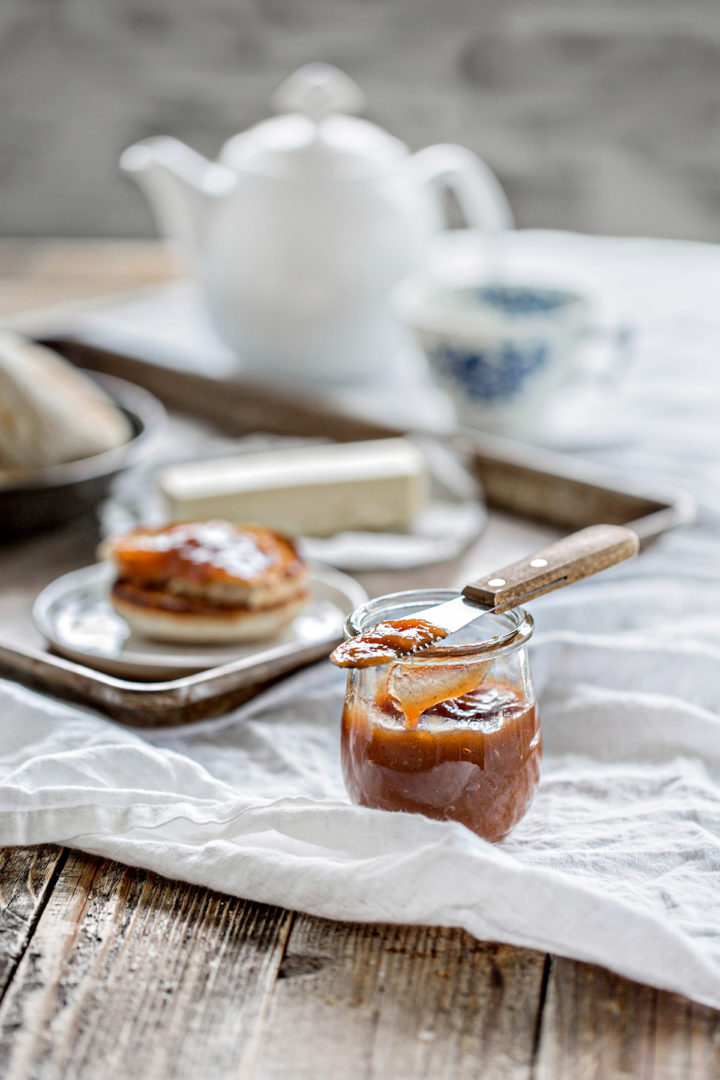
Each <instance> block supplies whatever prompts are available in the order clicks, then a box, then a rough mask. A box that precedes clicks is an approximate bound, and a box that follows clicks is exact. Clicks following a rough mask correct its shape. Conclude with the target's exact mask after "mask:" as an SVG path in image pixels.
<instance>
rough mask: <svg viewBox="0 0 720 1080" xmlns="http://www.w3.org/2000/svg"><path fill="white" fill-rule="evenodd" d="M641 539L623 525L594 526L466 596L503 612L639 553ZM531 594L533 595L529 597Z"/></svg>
mask: <svg viewBox="0 0 720 1080" xmlns="http://www.w3.org/2000/svg"><path fill="white" fill-rule="evenodd" d="M637 550H638V538H637V536H636V535H635V533H634V532H633V531H632V529H626V528H625V527H624V526H623V525H591V526H590V527H589V528H587V529H581V530H580V532H576V533H571V535H570V536H566V537H564V538H563V539H562V540H558V541H556V543H554V544H550V546H549V547H546V548H544V549H543V550H542V551H536V552H535V553H534V554H533V555H527V556H526V557H525V558H524V559H520V561H519V562H515V563H512V564H511V565H510V566H505V567H503V569H502V570H495V571H493V573H491V574H488V575H487V576H486V577H483V578H480V579H479V580H478V581H473V582H471V583H470V584H469V585H466V586H465V588H464V589H463V596H465V597H467V599H468V600H471V601H472V602H473V603H475V604H482V605H483V607H492V608H494V607H497V608H498V609H499V610H500V611H506V610H507V609H508V608H512V607H515V606H516V605H517V604H519V603H521V601H522V600H529V599H533V600H534V599H535V597H536V596H542V595H543V593H548V592H552V590H553V589H562V588H564V587H565V585H571V584H572V582H574V581H581V580H582V578H586V577H590V575H591V574H597V572H598V571H599V570H605V569H607V567H608V566H614V565H615V563H619V562H622V561H623V560H624V559H629V558H631V557H632V556H633V555H636V554H637ZM528 594H531V595H528Z"/></svg>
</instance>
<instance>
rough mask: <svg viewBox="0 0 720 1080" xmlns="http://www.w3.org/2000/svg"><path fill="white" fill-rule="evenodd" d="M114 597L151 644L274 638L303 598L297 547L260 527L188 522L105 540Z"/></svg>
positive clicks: (304, 576)
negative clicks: (112, 566)
mask: <svg viewBox="0 0 720 1080" xmlns="http://www.w3.org/2000/svg"><path fill="white" fill-rule="evenodd" d="M102 554H103V555H104V557H106V558H109V559H110V560H111V561H112V562H113V563H114V564H115V567H116V569H117V574H118V576H117V579H116V581H115V583H114V585H113V587H112V591H111V599H112V604H113V607H114V608H115V610H116V611H117V612H118V614H119V615H121V616H122V617H123V619H125V621H126V622H127V623H128V624H129V625H130V627H131V629H132V630H133V631H135V632H136V633H138V634H140V635H142V636H143V637H146V638H152V639H153V640H156V641H171V642H185V643H188V644H191V643H216V642H218V643H219V642H228V641H251V640H261V639H263V638H270V637H273V636H275V635H276V634H278V633H279V632H280V631H281V630H282V629H283V628H284V627H285V626H287V624H288V623H289V622H290V621H291V620H292V619H293V618H294V617H295V616H296V615H297V614H298V612H299V611H300V610H301V608H302V607H303V605H304V604H305V602H306V600H307V596H308V588H307V573H308V567H307V563H306V562H305V560H304V559H303V558H302V556H301V555H300V553H299V552H298V550H297V547H296V546H295V544H294V542H293V541H292V540H291V539H290V538H289V537H287V536H284V535H283V534H282V533H278V532H274V531H273V530H272V529H268V528H265V527H264V526H262V525H234V524H231V523H230V522H228V521H192V522H185V523H182V524H178V525H166V526H164V527H162V528H138V529H133V530H132V531H131V532H129V533H127V534H125V535H124V536H119V537H115V538H113V539H111V540H109V541H108V542H107V543H106V544H105V545H104V547H103V551H102Z"/></svg>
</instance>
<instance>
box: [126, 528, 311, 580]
mask: <svg viewBox="0 0 720 1080" xmlns="http://www.w3.org/2000/svg"><path fill="white" fill-rule="evenodd" d="M111 554H112V557H113V560H114V561H115V564H116V566H117V568H118V570H119V572H120V574H121V576H122V577H124V578H128V579H130V580H132V581H136V582H163V581H168V580H170V578H175V577H177V578H183V579H184V580H187V581H192V582H194V583H196V584H198V585H206V584H210V583H213V582H226V583H256V582H258V581H265V580H269V579H273V578H276V577H282V576H283V575H284V574H290V573H292V572H294V571H295V570H297V568H298V567H299V565H300V564H301V559H300V556H299V555H298V552H297V550H296V548H295V546H294V544H293V543H292V541H291V540H289V539H288V538H287V537H284V536H282V535H280V534H279V533H275V532H273V531H272V530H270V529H266V528H263V527H262V526H255V525H233V524H231V523H230V522H229V521H193V522H187V523H184V524H181V525H167V526H165V527H163V528H159V529H134V530H133V531H132V532H130V533H127V535H125V536H121V537H119V538H118V539H116V540H115V541H113V543H112V548H111Z"/></svg>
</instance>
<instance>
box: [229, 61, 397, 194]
mask: <svg viewBox="0 0 720 1080" xmlns="http://www.w3.org/2000/svg"><path fill="white" fill-rule="evenodd" d="M272 104H273V106H274V107H275V108H276V109H277V110H278V111H282V113H283V115H281V116H277V117H274V118H273V119H272V120H264V121H263V122H262V123H260V124H256V125H255V126H254V127H251V128H248V130H247V131H243V132H241V133H240V134H239V135H235V136H234V137H233V138H232V139H230V140H229V141H228V142H226V143H225V146H224V147H223V148H222V150H221V152H220V158H219V160H220V162H221V163H222V164H223V165H228V166H230V168H233V169H238V170H240V171H243V172H245V171H248V172H261V173H266V174H270V175H275V176H287V177H297V176H317V177H321V176H324V177H333V176H334V177H350V178H361V177H371V176H375V175H378V174H380V173H382V172H385V171H386V170H387V169H388V168H390V167H392V166H393V165H395V164H396V163H397V162H399V161H401V160H402V158H404V157H405V156H406V155H407V153H408V149H407V147H406V146H405V144H404V143H403V142H401V141H400V139H396V138H395V137H394V136H393V135H390V134H389V133H388V132H387V131H383V129H382V128H381V127H378V126H377V124H371V123H370V122H369V121H367V120H361V119H359V118H358V117H357V116H351V115H348V114H349V113H354V112H359V111H360V110H361V109H362V108H363V106H364V104H365V95H364V94H363V92H362V90H361V89H360V87H359V86H358V85H357V84H356V83H354V82H353V80H352V79H351V78H350V77H349V76H347V75H345V73H344V72H342V71H340V70H339V68H336V67H333V65H332V64H306V65H305V66H304V67H301V68H300V69H299V70H298V71H296V72H295V73H294V74H293V75H291V76H290V77H289V78H288V79H286V80H285V81H284V82H283V83H282V84H281V85H280V86H279V87H278V89H277V91H276V92H275V94H274V96H273V99H272Z"/></svg>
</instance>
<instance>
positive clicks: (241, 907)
mask: <svg viewBox="0 0 720 1080" xmlns="http://www.w3.org/2000/svg"><path fill="white" fill-rule="evenodd" d="M291 920H292V916H291V915H290V913H288V912H283V911H280V910H278V909H275V908H270V907H267V906H264V905H259V904H249V903H245V902H244V901H241V900H234V899H232V898H231V897H227V896H221V895H219V894H217V893H213V892H210V891H209V890H206V889H198V888H194V887H191V886H186V885H182V884H180V883H177V882H169V881H165V880H163V879H161V878H159V877H157V876H156V875H154V874H149V873H145V872H142V871H137V870H131V869H128V868H125V867H122V866H119V865H118V864H116V863H109V862H105V861H102V860H99V859H93V858H90V857H87V856H83V855H79V854H74V853H73V854H70V855H69V856H68V859H67V862H66V864H65V867H64V868H63V870H62V872H61V874H60V876H59V878H58V881H57V884H56V887H55V889H54V891H53V893H52V895H51V896H50V898H49V900H48V903H47V905H46V907H45V910H44V912H43V914H42V916H41V918H40V920H39V921H38V924H37V928H36V931H35V934H34V935H33V937H32V939H31V941H30V944H29V946H28V948H27V949H26V951H25V955H24V956H23V959H22V961H21V963H20V965H19V966H18V969H17V972H16V974H15V978H14V979H13V981H12V982H11V984H10V987H9V989H8V991H7V994H6V997H5V1000H4V1002H3V1004H2V1007H0V1061H4V1062H5V1063H6V1064H5V1066H4V1069H3V1073H2V1075H3V1080H31V1078H32V1080H67V1078H68V1077H72V1078H73V1080H85V1078H91V1077H92V1080H97V1077H98V1076H103V1077H104V1076H112V1077H113V1080H124V1078H128V1080H130V1078H133V1080H135V1078H137V1077H140V1076H141V1077H143V1080H185V1078H192V1080H224V1078H225V1077H233V1078H242V1077H246V1076H249V1075H250V1073H251V1071H252V1066H253V1061H254V1057H255V1054H256V1051H257V1047H258V1040H259V1033H260V1030H261V1029H262V1026H263V1024H264V1020H265V1016H266V1012H267V1008H268V1005H269V1000H270V993H271V990H272V987H273V985H274V983H275V979H276V975H277V970H278V967H279V964H280V961H281V959H282V955H283V950H284V946H285V942H286V938H287V934H288V932H289V928H290V924H291Z"/></svg>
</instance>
